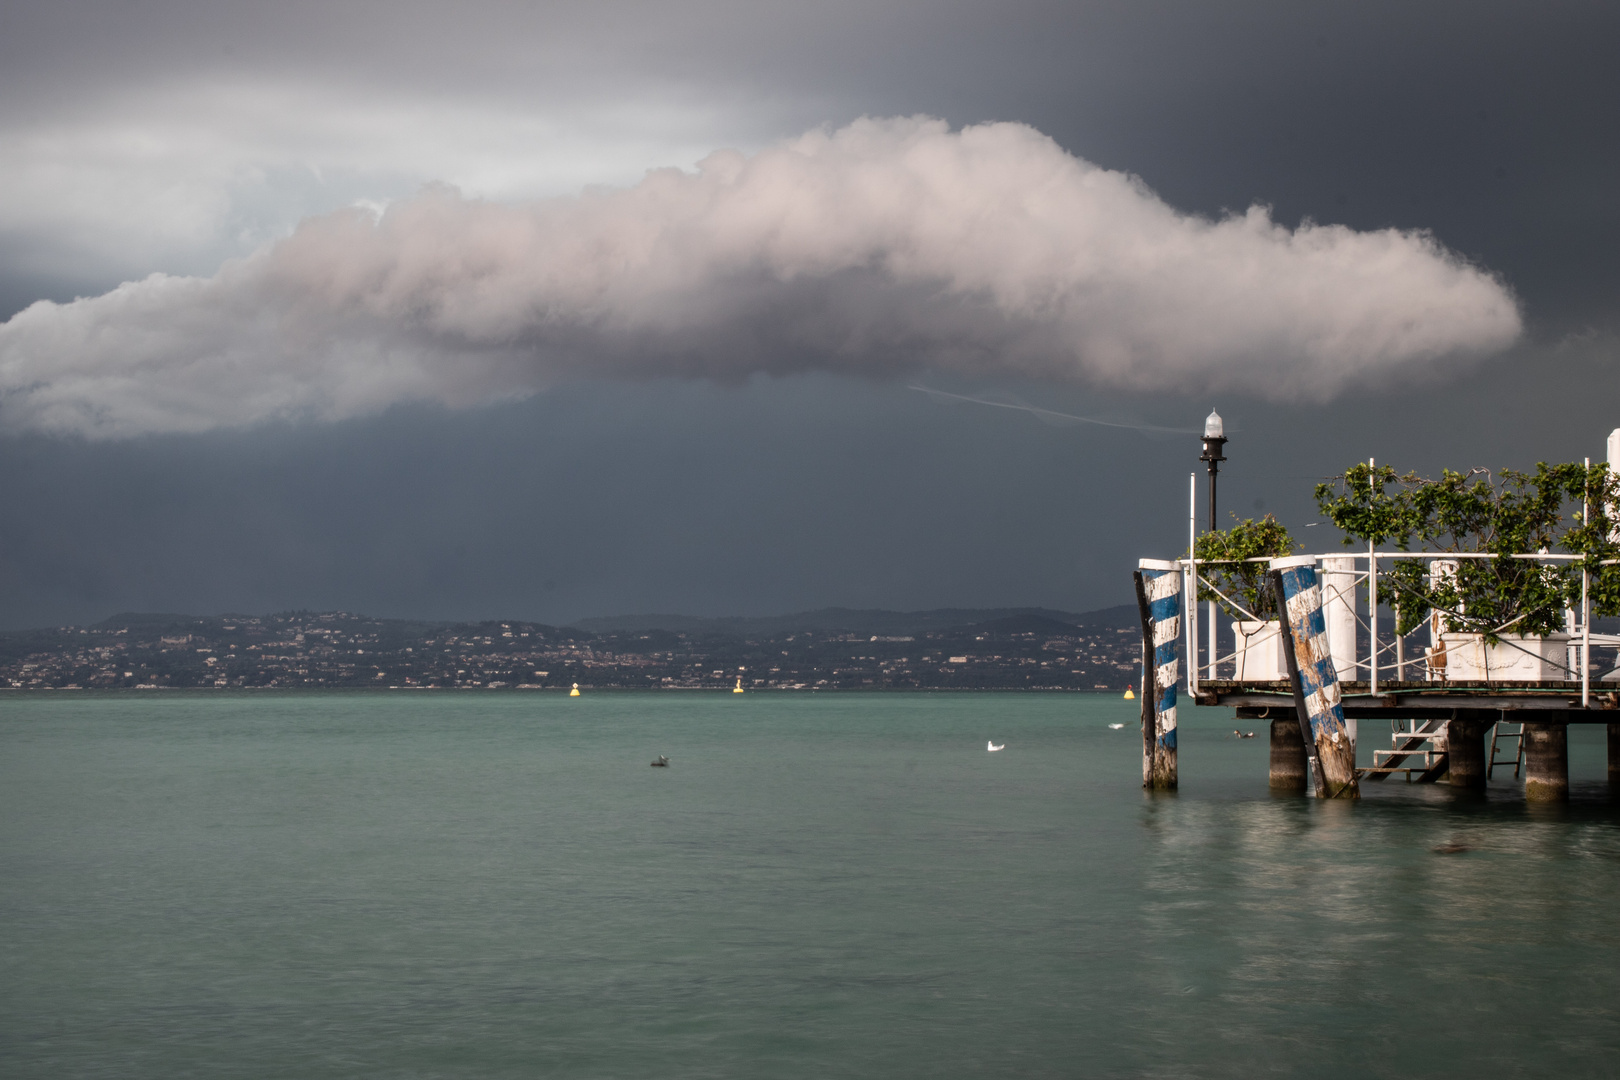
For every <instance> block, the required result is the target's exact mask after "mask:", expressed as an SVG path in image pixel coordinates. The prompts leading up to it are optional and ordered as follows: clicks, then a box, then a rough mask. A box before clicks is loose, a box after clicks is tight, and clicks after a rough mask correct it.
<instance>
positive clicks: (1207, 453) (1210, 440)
mask: <svg viewBox="0 0 1620 1080" xmlns="http://www.w3.org/2000/svg"><path fill="white" fill-rule="evenodd" d="M1225 431H1226V426H1225V425H1224V424H1222V423H1221V414H1220V413H1218V412H1215V411H1214V410H1211V411H1210V414H1209V418H1208V419H1207V420H1205V421H1204V452H1203V453H1202V454H1200V455H1199V456H1198V460H1199V461H1207V462H1209V469H1210V472H1211V473H1213V472H1214V471H1215V468H1216V464H1215V463H1216V462H1218V461H1225V460H1226V456H1225V455H1224V454H1222V453H1221V447H1223V446H1225V445H1226V435H1225Z"/></svg>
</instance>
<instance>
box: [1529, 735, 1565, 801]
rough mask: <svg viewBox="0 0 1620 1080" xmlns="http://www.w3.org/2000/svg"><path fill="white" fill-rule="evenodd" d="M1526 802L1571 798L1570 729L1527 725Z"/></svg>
mask: <svg viewBox="0 0 1620 1080" xmlns="http://www.w3.org/2000/svg"><path fill="white" fill-rule="evenodd" d="M1524 798H1525V801H1526V802H1564V801H1566V800H1567V799H1568V798H1569V729H1568V728H1566V727H1565V726H1564V725H1563V724H1550V723H1546V722H1544V721H1526V723H1525V725H1524Z"/></svg>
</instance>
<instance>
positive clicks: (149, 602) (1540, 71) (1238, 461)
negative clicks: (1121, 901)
mask: <svg viewBox="0 0 1620 1080" xmlns="http://www.w3.org/2000/svg"><path fill="white" fill-rule="evenodd" d="M1617 39H1620V9H1617V8H1616V7H1615V6H1614V5H1612V4H1595V3H1592V4H1568V3H1562V4H1560V3H1553V4H1541V5H1534V6H1531V5H1523V4H1503V3H1466V4H1462V3H1444V4H1441V3H1426V4H1409V3H1408V4H1395V3H1367V4H1356V5H1350V4H1335V5H1313V4H1299V3H1293V2H1289V3H1281V2H1279V3H1266V4H1257V3H1227V4H1219V5H1208V4H1192V3H1179V4H1163V3H1153V2H1143V3H1132V4H1117V3H1109V4H1084V5H1080V4H1068V3H1064V4H1057V3H1051V4H1030V3H1001V4H994V5H990V4H982V5H968V4H948V3H910V4H908V3H884V4H862V5H854V4H847V5H804V4H786V3H783V4H774V5H770V4H747V5H744V4H723V5H721V4H710V5H690V4H681V5H670V4H641V5H624V4H615V5H609V4H573V5H559V4H547V5H535V6H527V5H517V4H503V5H492V4H470V5H469V4H462V5H455V6H454V7H451V6H445V5H427V4H418V5H410V4H389V5H316V4H304V5H283V4H277V5H263V4H254V5H248V4H238V5H232V4H219V3H196V4H140V5H135V4H111V3H100V4H72V3H64V4H51V5H44V4H40V5H20V4H15V5H9V6H7V7H5V8H4V9H0V304H3V305H4V307H3V308H0V316H3V315H9V314H11V313H12V312H14V311H16V310H20V309H21V308H23V307H25V306H26V305H27V304H29V303H31V302H33V301H35V300H39V299H52V300H58V301H66V300H70V299H72V297H73V296H75V295H85V296H96V295H99V294H102V293H105V292H106V291H108V290H109V289H112V288H114V287H115V286H117V285H119V284H120V283H121V282H124V281H130V280H139V279H142V278H144V277H145V276H146V275H147V274H148V273H150V272H153V271H161V272H165V273H170V274H182V275H196V276H200V277H203V278H207V277H209V276H211V275H213V274H215V272H216V271H217V270H218V268H219V266H220V264H221V263H222V261H223V260H224V259H226V258H229V257H240V256H245V255H248V254H250V253H251V252H253V251H255V250H258V249H259V248H261V247H262V246H263V245H265V244H267V243H271V242H274V241H276V240H278V239H280V238H282V237H284V236H286V235H287V234H288V233H289V232H290V230H291V229H292V228H293V226H294V225H295V224H296V222H297V221H299V220H301V219H302V218H305V217H309V216H320V215H325V214H330V213H332V212H334V211H340V210H342V209H343V208H345V207H349V206H353V205H355V204H364V205H367V206H371V207H373V208H379V207H382V206H385V205H388V204H390V203H391V202H397V201H398V200H401V199H403V198H406V197H408V196H410V195H411V193H412V192H414V191H416V190H418V189H419V188H420V186H421V185H422V184H423V183H425V182H429V181H434V180H444V181H449V182H451V183H454V184H456V185H457V186H458V187H460V188H461V189H462V190H463V192H465V193H466V195H467V196H468V197H469V198H485V199H490V200H495V201H499V202H503V203H512V202H518V201H523V200H534V199H540V198H546V197H551V196H557V195H565V194H569V193H572V192H576V191H577V190H578V189H579V188H580V187H581V186H582V185H584V184H586V183H589V182H592V181H601V182H605V183H610V184H614V185H618V186H628V185H633V184H634V183H636V182H637V180H638V179H639V177H640V176H641V173H642V170H643V169H644V168H646V167H648V166H655V165H676V166H680V167H683V168H687V169H690V168H691V167H692V166H694V165H695V163H696V162H697V161H698V160H699V159H700V158H701V157H702V156H703V155H704V154H706V153H708V152H709V151H711V150H713V149H714V148H715V147H719V146H736V147H738V148H740V149H741V150H742V151H744V152H745V153H749V154H752V153H756V152H758V151H759V150H761V149H763V148H766V147H768V146H771V145H773V144H776V143H778V142H779V141H780V140H782V139H784V138H786V137H789V136H792V135H794V134H796V133H799V132H803V131H806V130H808V129H811V128H813V127H815V126H817V125H822V124H826V125H830V126H831V127H834V128H836V127H838V126H841V125H843V124H845V123H847V122H849V121H851V120H853V119H855V118H857V117H859V116H863V115H877V116H907V115H914V114H929V115H934V116H939V117H942V118H944V119H945V120H946V121H948V122H949V123H951V124H952V125H953V126H961V125H966V124H973V123H978V122H985V121H1015V122H1022V123H1025V124H1028V125H1030V126H1032V127H1033V128H1034V129H1036V130H1038V131H1041V132H1043V133H1045V134H1047V135H1049V136H1051V137H1053V138H1054V139H1055V140H1056V141H1057V143H1058V144H1059V145H1060V146H1061V147H1062V148H1063V149H1064V150H1066V151H1067V152H1069V153H1072V154H1075V155H1077V156H1079V157H1081V158H1084V159H1085V160H1087V161H1090V162H1094V163H1096V164H1097V165H1098V166H1100V167H1102V168H1104V169H1112V170H1121V171H1124V172H1127V173H1131V174H1134V175H1136V176H1139V177H1140V178H1141V179H1142V181H1143V182H1144V183H1145V184H1146V185H1147V186H1148V187H1150V188H1151V189H1152V190H1153V191H1155V192H1157V193H1158V195H1159V196H1161V197H1162V198H1163V200H1164V201H1165V203H1167V204H1168V205H1169V206H1171V207H1174V208H1175V209H1176V210H1177V211H1180V212H1184V213H1188V214H1199V215H1204V216H1206V217H1208V218H1210V219H1219V218H1220V217H1221V216H1222V214H1223V213H1224V212H1226V211H1229V210H1233V211H1238V212H1241V211H1243V210H1244V209H1245V208H1247V207H1249V206H1250V205H1251V204H1254V203H1256V202H1258V203H1260V204H1263V205H1268V206H1269V207H1271V218H1272V220H1274V221H1275V222H1277V223H1280V224H1281V225H1284V226H1286V227H1288V228H1290V229H1292V228H1293V227H1295V226H1297V225H1298V224H1299V222H1300V221H1301V220H1302V219H1306V218H1309V219H1311V220H1314V221H1317V222H1324V223H1329V224H1342V225H1344V226H1347V227H1348V228H1350V229H1353V230H1356V231H1357V232H1361V233H1366V232H1372V231H1376V230H1381V229H1387V228H1394V229H1397V230H1403V231H1410V230H1422V229H1427V230H1431V231H1432V235H1433V236H1434V238H1435V241H1436V242H1437V243H1438V244H1440V245H1442V246H1443V247H1444V248H1445V249H1447V250H1449V251H1452V252H1455V253H1458V254H1460V255H1461V256H1463V257H1464V258H1466V259H1468V260H1470V261H1472V262H1473V263H1474V264H1475V265H1477V266H1482V267H1488V268H1489V269H1490V270H1491V271H1493V272H1495V273H1496V274H1499V275H1500V276H1501V278H1502V280H1503V281H1504V282H1505V283H1506V285H1507V286H1508V287H1510V288H1511V289H1512V291H1513V293H1514V294H1515V295H1516V296H1517V297H1518V299H1519V300H1520V302H1521V310H1522V312H1523V316H1524V319H1525V323H1526V327H1527V337H1526V339H1524V340H1521V343H1520V344H1519V345H1517V346H1515V347H1513V348H1512V349H1510V350H1509V352H1507V353H1506V354H1505V355H1503V356H1502V357H1500V358H1498V359H1495V360H1488V361H1486V362H1485V363H1484V364H1483V366H1480V367H1476V368H1472V369H1467V370H1461V369H1446V370H1443V371H1441V372H1437V373H1436V375H1437V381H1436V382H1434V383H1431V384H1430V385H1429V387H1428V388H1427V389H1424V388H1423V387H1422V386H1418V387H1416V388H1414V387H1413V386H1412V385H1407V384H1400V385H1399V387H1398V388H1397V389H1394V390H1391V389H1389V388H1383V389H1379V390H1373V389H1370V388H1360V387H1355V386H1352V387H1351V388H1350V389H1349V390H1348V391H1347V392H1346V395H1345V396H1343V397H1341V398H1339V399H1337V401H1336V402H1335V403H1334V404H1332V405H1330V406H1323V407H1315V406H1292V407H1288V408H1277V407H1273V406H1268V405H1264V404H1262V403H1260V402H1259V401H1258V400H1257V399H1254V398H1252V397H1250V396H1248V395H1242V394H1238V393H1237V392H1235V391H1234V392H1229V393H1227V394H1224V395H1223V396H1222V397H1221V398H1220V399H1219V400H1216V401H1211V400H1209V399H1208V398H1206V397H1205V396H1204V395H1201V394H1200V395H1197V396H1196V397H1195V398H1186V397H1176V396H1175V395H1173V394H1170V395H1166V394H1159V395H1155V396H1153V397H1152V398H1150V399H1144V398H1132V397H1130V396H1129V395H1126V396H1124V397H1123V398H1121V397H1118V396H1117V395H1116V397H1115V398H1109V399H1107V400H1104V399H1103V398H1100V397H1099V396H1098V394H1096V393H1092V392H1081V391H1078V390H1075V389H1073V388H1067V387H1064V386H1061V385H1057V384H1054V383H1051V382H1038V381H1027V380H1020V379H1017V378H1015V377H1013V376H1008V377H1007V378H1006V379H973V378H963V379H961V380H960V381H950V380H945V381H939V382H935V381H930V382H929V384H928V385H930V386H937V387H940V388H943V389H946V390H949V391H951V392H959V393H962V394H963V395H965V396H973V397H984V398H987V399H992V400H1002V399H1004V398H1005V397H1010V396H1012V395H1016V396H1017V397H1018V398H1020V399H1022V400H1024V401H1028V402H1030V403H1032V404H1034V405H1036V406H1040V407H1046V408H1050V409H1051V410H1053V411H1056V412H1067V413H1073V414H1076V415H1082V416H1099V415H1100V416H1115V415H1119V416H1127V417H1130V416H1134V417H1136V418H1138V419H1147V418H1150V417H1151V418H1153V419H1162V420H1166V421H1167V422H1170V425H1171V426H1183V425H1194V426H1196V424H1197V422H1198V420H1199V419H1200V418H1201V417H1202V415H1203V414H1204V413H1206V412H1207V411H1208V409H1209V407H1210V406H1211V405H1219V406H1220V408H1221V411H1222V412H1223V414H1225V415H1226V416H1227V417H1228V420H1229V422H1230V423H1231V425H1232V427H1233V429H1234V441H1233V443H1232V462H1231V463H1230V464H1229V465H1228V466H1227V468H1226V470H1225V471H1223V475H1222V481H1223V486H1222V491H1223V493H1224V496H1223V498H1224V502H1223V507H1222V512H1223V515H1224V513H1225V512H1226V511H1227V510H1228V509H1236V510H1238V511H1240V512H1242V513H1252V512H1254V510H1255V509H1256V507H1257V504H1258V503H1264V505H1265V507H1266V508H1267V509H1276V510H1278V511H1279V513H1281V514H1282V516H1283V517H1284V518H1285V520H1287V521H1289V522H1290V524H1292V525H1294V526H1295V527H1296V532H1297V533H1299V534H1300V535H1306V536H1310V537H1315V536H1316V534H1318V533H1319V532H1321V530H1320V529H1319V528H1313V529H1311V530H1310V531H1309V533H1303V532H1301V531H1300V527H1301V526H1303V525H1304V524H1305V523H1306V522H1308V521H1310V520H1312V517H1313V515H1312V513H1311V508H1310V506H1309V499H1308V495H1306V494H1302V493H1308V490H1309V485H1310V483H1311V477H1312V476H1314V475H1321V474H1326V473H1329V472H1333V471H1337V470H1338V469H1341V468H1342V467H1343V466H1344V464H1345V463H1346V461H1347V460H1349V459H1353V458H1357V457H1360V458H1363V459H1364V458H1365V457H1366V456H1368V455H1369V454H1376V455H1378V456H1379V458H1380V460H1384V459H1386V458H1387V459H1388V460H1390V461H1392V462H1393V463H1395V464H1397V465H1399V466H1401V467H1407V466H1411V467H1416V468H1422V469H1428V470H1431V471H1432V470H1434V469H1437V468H1438V467H1439V466H1441V465H1450V466H1461V467H1467V466H1471V465H1474V464H1485V465H1492V466H1500V465H1524V464H1528V463H1530V462H1532V461H1534V460H1536V459H1537V458H1548V459H1553V458H1569V457H1575V458H1579V457H1580V456H1582V455H1583V454H1587V453H1590V454H1594V455H1600V454H1601V452H1602V439H1603V435H1604V434H1605V433H1606V432H1607V430H1608V429H1609V428H1611V427H1613V426H1615V425H1616V424H1617V423H1620V406H1617V405H1615V404H1614V403H1615V402H1617V401H1620V393H1617V391H1620V383H1617V379H1616V375H1615V372H1614V368H1613V364H1614V359H1615V356H1616V355H1620V347H1617V343H1616V338H1615V336H1614V335H1615V333H1616V331H1617V329H1620V319H1617V318H1616V313H1617V312H1616V307H1617V305H1616V297H1617V296H1620V257H1617V252H1620V210H1617V207H1616V201H1615V200H1614V198H1613V194H1612V193H1613V191H1614V190H1615V189H1616V188H1617V187H1620V143H1616V141H1615V140H1614V139H1613V138H1612V137H1610V136H1609V134H1608V133H1609V132H1611V131H1613V130H1616V129H1617V128H1620V116H1617V110H1620V65H1615V64H1614V63H1613V60H1612V51H1613V47H1612V43H1613V42H1614V41H1615V40H1617ZM680 387H681V388H680V389H679V390H676V389H674V388H673V387H672V386H671V385H670V384H664V383H653V384H625V385H622V386H602V385H595V386H592V387H590V388H589V389H588V390H587V389H585V388H581V387H575V388H572V389H560V390H554V391H551V392H549V393H546V394H542V395H541V396H539V397H537V398H534V399H531V400H529V401H527V402H523V403H519V404H505V405H500V406H496V407H495V408H494V409H493V410H488V409H485V410H473V411H469V412H462V413H440V412H437V411H434V410H432V409H416V408H406V409H403V410H396V411H395V412H393V413H389V414H385V415H383V416H381V417H378V418H374V419H369V420H358V421H349V422H341V423H336V424H332V425H307V426H298V425H285V426H276V425H272V426H269V427H265V428H261V429H256V430H254V431H250V432H246V433H234V434H233V433H214V434H209V435H202V436H194V437H184V438H170V437H162V438H155V439H154V438H144V439H135V440H133V441H129V442H123V443H118V444H88V445H86V444H81V443H77V442H75V441H73V440H56V439H50V438H41V437H38V436H26V437H14V438H6V439H0V456H3V459H4V462H3V463H4V468H3V469H0V476H4V478H5V481H4V483H5V485H6V495H7V499H8V514H7V515H6V517H5V520H4V522H3V526H0V574H3V580H0V590H3V595H4V597H5V603H4V609H5V610H4V612H3V613H0V618H3V619H4V621H5V622H6V623H7V624H9V625H19V624H25V623H30V622H40V621H53V620H56V619H58V618H66V617H68V616H69V613H71V614H72V616H73V617H85V616H89V615H95V614H105V613H106V612H108V611H110V610H113V609H116V608H121V607H160V608H161V607H169V608H173V607H181V608H192V609H198V610H212V609H219V608H222V607H229V606H248V607H253V608H255V609H260V610H262V609H264V608H268V607H277V606H288V605H292V604H300V605H309V606H317V607H320V606H351V607H360V608H369V609H372V610H378V611H386V612H391V613H398V614H447V615H449V614H453V615H479V614H503V615H531V616H537V617H545V618H552V619H556V618H566V617H571V616H573V615H579V614H599V613H605V612H612V611H625V610H631V609H637V608H640V609H648V608H666V609H685V610H689V611H693V612H700V613H703V612H707V613H730V612H756V613H763V612H768V611H776V610H785V609H791V608H802V607H813V606H818V605H819V604H822V603H845V604H854V605H864V604H876V603H881V604H887V605H891V606H911V607H922V606H935V605H939V604H949V603H997V604H1002V603H1032V604H1035V603H1044V604H1050V605H1053V606H1058V607H1068V608H1075V607H1083V606H1087V605H1091V604H1103V603H1117V602H1122V601H1123V600H1125V599H1127V598H1128V597H1127V596H1126V593H1127V592H1128V589H1126V588H1125V587H1124V586H1123V585H1122V583H1123V582H1127V581H1128V569H1129V567H1130V566H1131V565H1132V564H1133V563H1134V559H1135V557H1136V556H1137V555H1141V554H1153V555H1170V554H1174V553H1175V551H1176V550H1177V543H1178V539H1183V538H1184V535H1185V525H1186V523H1185V505H1184V499H1185V485H1186V475H1185V473H1186V472H1187V471H1188V470H1189V469H1192V468H1197V464H1196V461H1195V459H1196V454H1197V446H1196V444H1193V445H1191V446H1188V447H1184V446H1181V445H1180V444H1179V443H1176V442H1174V441H1172V442H1168V443H1163V444H1161V443H1146V442H1145V441H1144V440H1141V439H1139V438H1137V437H1136V436H1133V435H1130V434H1128V433H1127V434H1123V435H1121V434H1118V433H1109V432H1107V431H1105V429H1100V428H1099V429H1094V430H1093V429H1092V428H1090V427H1089V426H1087V427H1082V428H1076V429H1053V428H1047V427H1044V426H1043V425H1041V424H1039V423H1038V422H1036V421H1035V420H1033V419H1030V418H1029V417H1026V416H1021V415H1020V414H1017V413H1013V412H1009V411H1007V410H1000V409H986V408H983V407H981V406H976V405H971V404H961V405H958V406H955V407H949V408H944V407H941V408H936V407H935V406H933V405H932V404H930V403H929V401H928V399H926V398H924V397H923V395H920V394H916V393H915V392H910V391H905V390H904V389H902V388H901V387H900V386H898V385H894V384H891V385H890V387H888V388H883V387H881V386H872V385H866V384H845V383H842V382H839V381H838V380H818V379H809V380H806V379H804V378H799V377H794V378H787V379H781V380H776V381H768V382H750V383H749V384H747V385H746V386H744V387H740V388H739V387H727V386H718V387H717V386H710V385H706V384H702V383H690V384H680ZM816 388H819V389H816ZM829 388H830V389H829ZM1111 393H1112V392H1111ZM912 399H917V400H915V401H913V400H912ZM981 414H982V415H981ZM1333 542H1334V541H1333V538H1330V539H1329V540H1328V541H1327V542H1324V543H1322V544H1321V545H1319V546H1322V547H1331V546H1333ZM1313 543H1314V541H1313ZM548 583H549V584H548Z"/></svg>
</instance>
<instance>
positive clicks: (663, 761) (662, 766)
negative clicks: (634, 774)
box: [652, 754, 669, 769]
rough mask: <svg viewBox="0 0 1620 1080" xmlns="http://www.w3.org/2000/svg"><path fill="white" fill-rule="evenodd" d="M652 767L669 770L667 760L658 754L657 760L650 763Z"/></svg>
mask: <svg viewBox="0 0 1620 1080" xmlns="http://www.w3.org/2000/svg"><path fill="white" fill-rule="evenodd" d="M652 767H653V768H655V769H667V768H669V758H667V757H665V756H664V755H663V754H659V755H658V760H657V761H655V762H653V763H652Z"/></svg>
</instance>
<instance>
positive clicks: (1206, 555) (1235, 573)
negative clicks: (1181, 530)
mask: <svg viewBox="0 0 1620 1080" xmlns="http://www.w3.org/2000/svg"><path fill="white" fill-rule="evenodd" d="M1233 520H1234V521H1236V520H1237V515H1235V514H1234V515H1233ZM1294 547H1295V544H1294V540H1293V538H1292V537H1291V536H1289V535H1288V530H1287V529H1286V528H1284V527H1283V526H1282V525H1281V524H1280V523H1279V522H1278V521H1277V519H1276V518H1275V517H1273V516H1272V515H1270V514H1267V515H1266V516H1265V517H1263V518H1261V519H1260V520H1259V521H1255V520H1253V519H1252V518H1250V519H1245V520H1243V521H1237V523H1236V524H1235V525H1233V526H1232V527H1231V528H1230V529H1226V530H1221V531H1216V532H1207V533H1205V534H1204V535H1202V536H1200V537H1198V538H1197V540H1195V541H1194V543H1193V557H1194V558H1196V559H1197V560H1198V561H1199V563H1200V566H1199V575H1200V577H1201V578H1203V579H1208V584H1206V583H1205V581H1203V580H1201V581H1200V582H1199V585H1198V598H1199V599H1200V600H1213V601H1215V602H1216V603H1217V604H1219V605H1220V606H1221V608H1222V609H1223V610H1224V611H1225V612H1226V613H1227V614H1228V615H1231V616H1232V617H1233V618H1235V619H1247V618H1250V617H1251V616H1250V615H1246V614H1244V613H1243V612H1242V611H1239V610H1238V609H1237V608H1236V607H1234V606H1233V604H1232V602H1231V601H1229V600H1227V599H1225V598H1223V597H1221V596H1219V595H1217V594H1216V593H1215V591H1214V590H1213V589H1211V588H1210V587H1209V585H1210V584H1213V585H1214V586H1215V588H1217V589H1219V590H1220V591H1221V592H1222V593H1225V594H1226V596H1227V597H1230V598H1231V600H1235V601H1236V602H1237V603H1238V604H1241V605H1242V606H1243V607H1244V608H1246V609H1247V610H1248V611H1249V612H1250V613H1252V616H1253V617H1255V618H1260V619H1272V618H1276V616H1277V604H1276V601H1275V600H1274V599H1273V598H1272V595H1271V586H1270V584H1269V583H1268V582H1267V580H1266V564H1265V563H1263V562H1243V561H1242V560H1244V559H1258V558H1272V559H1275V558H1280V557H1281V556H1284V555H1288V554H1290V553H1291V552H1293V550H1294ZM1205 563H1209V564H1212V565H1208V566H1205V565H1202V564H1205Z"/></svg>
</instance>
